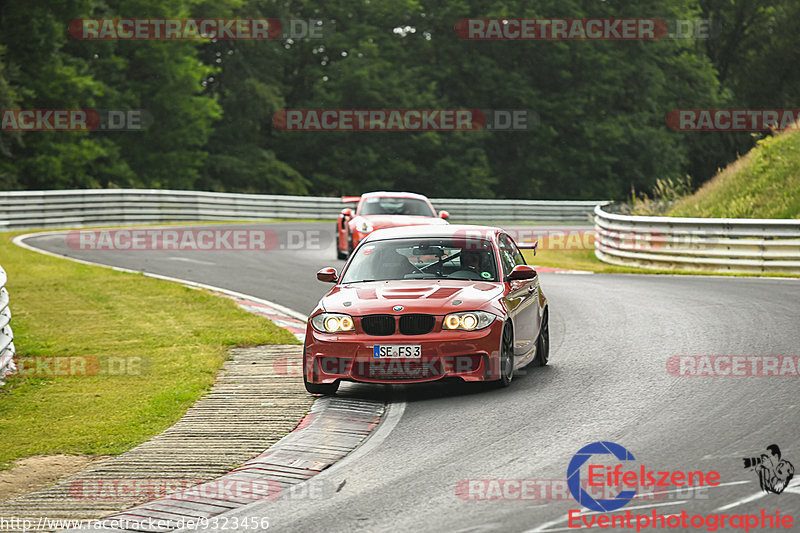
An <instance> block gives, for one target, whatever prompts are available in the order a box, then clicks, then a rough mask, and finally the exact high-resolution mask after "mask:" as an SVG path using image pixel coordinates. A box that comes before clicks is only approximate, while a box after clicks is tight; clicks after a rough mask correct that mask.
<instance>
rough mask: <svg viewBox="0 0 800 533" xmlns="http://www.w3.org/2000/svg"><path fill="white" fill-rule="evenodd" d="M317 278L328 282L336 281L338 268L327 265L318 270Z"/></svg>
mask: <svg viewBox="0 0 800 533" xmlns="http://www.w3.org/2000/svg"><path fill="white" fill-rule="evenodd" d="M317 279H318V280H320V281H324V282H326V283H336V280H337V279H338V278H337V277H336V269H335V268H333V267H325V268H323V269H322V270H320V271H319V272H317Z"/></svg>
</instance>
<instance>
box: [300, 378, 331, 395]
mask: <svg viewBox="0 0 800 533" xmlns="http://www.w3.org/2000/svg"><path fill="white" fill-rule="evenodd" d="M303 382H304V383H305V386H306V390H307V391H308V392H310V393H311V394H322V395H324V396H333V395H334V394H336V391H337V390H339V382H338V381H334V382H333V383H309V382H308V381H306V380H305V379H303Z"/></svg>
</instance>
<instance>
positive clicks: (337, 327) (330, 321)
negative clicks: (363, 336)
mask: <svg viewBox="0 0 800 533" xmlns="http://www.w3.org/2000/svg"><path fill="white" fill-rule="evenodd" d="M311 325H312V326H314V329H316V330H317V331H321V332H322V333H340V332H343V331H353V330H355V323H354V322H353V317H351V316H350V315H345V314H342V313H320V314H318V315H315V316H314V317H312V318H311Z"/></svg>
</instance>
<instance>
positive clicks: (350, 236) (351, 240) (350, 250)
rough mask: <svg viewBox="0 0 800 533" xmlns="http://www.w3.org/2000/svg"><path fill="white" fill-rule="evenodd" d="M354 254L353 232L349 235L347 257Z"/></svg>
mask: <svg viewBox="0 0 800 533" xmlns="http://www.w3.org/2000/svg"><path fill="white" fill-rule="evenodd" d="M351 255H353V234H352V233H351V234H350V235H349V236H348V237H347V257H350V256H351Z"/></svg>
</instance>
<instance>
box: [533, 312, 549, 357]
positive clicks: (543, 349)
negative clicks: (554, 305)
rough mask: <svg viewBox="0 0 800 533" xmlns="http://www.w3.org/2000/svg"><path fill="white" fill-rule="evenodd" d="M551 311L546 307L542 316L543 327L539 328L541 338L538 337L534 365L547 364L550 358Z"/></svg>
mask: <svg viewBox="0 0 800 533" xmlns="http://www.w3.org/2000/svg"><path fill="white" fill-rule="evenodd" d="M549 314H550V313H549V312H548V311H547V310H546V309H545V311H544V316H543V317H542V327H541V328H540V329H539V338H538V339H536V357H534V358H533V365H534V366H545V365H546V364H547V361H549V360H550V319H549V317H548V315H549Z"/></svg>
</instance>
